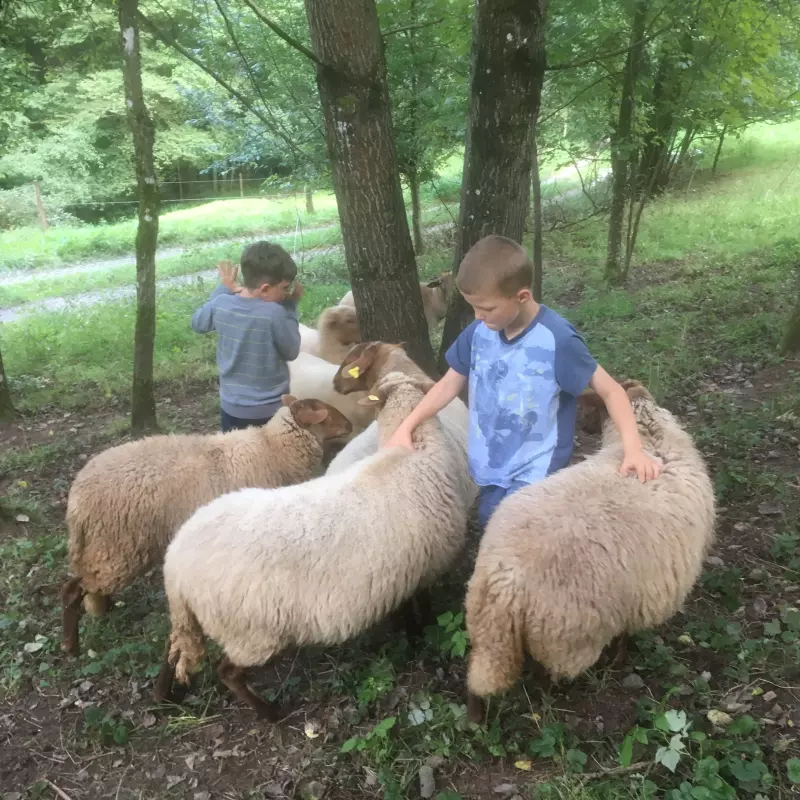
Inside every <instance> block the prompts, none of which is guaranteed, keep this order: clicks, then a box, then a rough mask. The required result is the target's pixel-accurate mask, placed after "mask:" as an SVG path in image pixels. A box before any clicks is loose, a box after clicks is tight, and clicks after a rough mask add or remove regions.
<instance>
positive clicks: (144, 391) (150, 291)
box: [119, 0, 160, 435]
mask: <svg viewBox="0 0 800 800" xmlns="http://www.w3.org/2000/svg"><path fill="white" fill-rule="evenodd" d="M138 5H139V0H119V29H120V34H121V37H122V75H123V78H124V80H125V105H126V107H127V109H128V124H129V125H130V129H131V133H132V134H133V150H134V155H135V160H136V181H137V184H138V189H139V225H138V228H137V230H136V330H135V333H134V346H133V392H132V397H131V430H132V431H133V432H134V433H135V434H139V435H141V434H143V433H145V432H147V431H153V430H157V427H158V426H157V423H156V401H155V394H154V390H153V349H154V346H155V337H156V244H157V242H158V214H159V206H160V199H159V194H158V186H157V184H156V173H155V166H154V163H153V141H154V138H155V131H154V128H153V121H152V119H151V118H150V114H149V113H148V110H147V106H146V105H145V102H144V94H143V92H142V67H141V59H140V54H139V30H138V25H137V11H138Z"/></svg>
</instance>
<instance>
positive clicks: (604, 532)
mask: <svg viewBox="0 0 800 800" xmlns="http://www.w3.org/2000/svg"><path fill="white" fill-rule="evenodd" d="M623 386H624V387H625V388H626V390H627V393H628V397H629V399H630V400H631V403H632V406H633V410H634V414H635V417H636V421H637V423H638V428H639V433H640V435H641V437H642V441H643V443H644V446H645V449H646V450H647V451H648V452H649V453H651V454H652V455H654V456H657V457H659V458H660V459H661V461H662V462H663V471H662V473H661V475H660V477H659V478H658V479H656V480H654V481H650V482H648V483H646V484H643V483H640V482H639V481H638V480H635V479H633V478H623V477H622V476H620V475H619V474H618V469H619V465H620V463H621V462H622V443H621V439H620V436H619V433H618V431H617V429H616V427H615V426H614V425H613V424H612V423H611V422H610V421H609V420H608V416H607V413H605V414H603V412H604V406H603V403H602V401H601V400H600V399H599V398H598V396H597V395H596V394H594V392H591V391H587V392H586V393H584V395H582V396H581V398H580V404H581V409H582V410H581V424H582V426H583V427H586V428H587V429H591V428H592V427H593V426H594V427H595V430H596V426H597V424H598V423H599V422H601V421H602V434H603V436H602V446H601V448H600V450H599V451H598V452H597V453H595V454H594V455H592V456H589V457H588V458H587V459H586V460H585V461H583V462H580V463H578V464H575V465H573V466H570V467H568V468H566V469H564V470H562V471H561V472H558V473H556V474H555V475H552V476H551V477H549V478H546V479H545V480H543V481H541V482H540V483H536V484H533V485H532V486H528V487H525V488H524V489H521V490H519V491H518V492H516V493H514V494H512V495H510V496H508V497H507V498H506V499H505V500H503V502H502V503H501V504H500V505H499V506H498V508H497V510H496V511H495V512H494V514H493V516H492V517H491V519H490V520H489V524H488V527H487V530H486V533H485V535H484V537H483V541H482V542H481V545H480V549H479V552H478V557H477V560H476V563H475V570H474V573H473V575H472V577H471V579H470V581H469V584H468V589H467V598H466V623H467V631H468V633H469V637H470V642H471V647H472V650H471V653H470V656H469V667H468V674H467V688H468V710H469V716H470V719H471V720H473V721H476V722H480V721H481V719H482V718H483V712H484V708H483V699H482V698H484V697H486V696H488V695H493V694H496V693H498V692H501V691H503V690H505V689H508V688H510V687H511V686H513V684H514V683H515V682H516V680H517V679H518V678H519V675H520V672H521V669H522V663H523V658H524V649H525V648H527V650H528V652H530V654H531V655H532V656H533V658H534V659H535V660H536V661H537V662H538V664H539V665H541V666H542V667H543V668H544V669H545V670H546V671H547V673H549V676H550V677H551V678H553V679H554V680H558V679H560V678H567V679H572V678H575V677H576V676H578V675H579V674H580V673H581V672H583V671H584V670H586V669H588V668H589V667H591V666H592V665H593V664H594V663H595V662H596V661H597V660H598V658H599V656H600V654H601V651H602V650H603V648H604V647H605V646H606V645H607V644H609V643H610V642H611V641H612V640H613V639H615V638H617V637H624V635H625V634H627V633H632V632H635V631H638V630H642V629H645V628H651V627H653V626H656V625H659V624H661V623H663V622H665V621H666V620H667V619H669V618H670V617H671V616H672V615H674V614H675V613H677V612H678V611H680V610H681V608H682V605H683V602H684V600H685V598H686V596H687V595H688V594H689V592H690V591H691V589H692V587H693V585H694V583H695V581H696V580H697V577H698V575H699V573H700V570H701V568H702V564H703V559H704V557H705V554H706V552H707V551H708V549H709V547H710V545H711V543H712V541H713V536H714V520H715V506H714V490H713V487H712V484H711V481H710V479H709V476H708V472H707V469H706V466H705V464H704V462H703V459H702V457H701V455H700V454H699V453H698V451H697V449H696V448H695V446H694V443H693V441H692V439H691V437H690V436H689V434H688V433H686V431H684V430H683V428H682V427H681V426H680V424H679V423H678V421H677V420H676V419H675V417H674V416H673V415H672V414H671V413H670V412H669V411H667V410H666V409H664V408H661V407H659V406H658V405H656V404H655V401H654V400H653V398H652V396H651V395H650V393H649V392H648V391H647V390H646V389H645V388H644V387H643V386H642V385H641V384H640V383H638V382H636V381H627V382H625V383H624V384H623Z"/></svg>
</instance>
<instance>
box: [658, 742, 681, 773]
mask: <svg viewBox="0 0 800 800" xmlns="http://www.w3.org/2000/svg"><path fill="white" fill-rule="evenodd" d="M680 760H681V754H680V753H679V752H678V751H677V750H671V749H670V748H669V747H659V748H658V750H657V751H656V758H655V761H656V764H663V765H664V766H665V767H666V768H667V769H668V770H669V771H670V772H675V768H676V767H677V766H678V762H679V761H680Z"/></svg>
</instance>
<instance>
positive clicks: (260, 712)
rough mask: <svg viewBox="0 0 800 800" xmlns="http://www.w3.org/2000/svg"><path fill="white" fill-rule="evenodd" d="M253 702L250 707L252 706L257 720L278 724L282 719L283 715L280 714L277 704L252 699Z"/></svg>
mask: <svg viewBox="0 0 800 800" xmlns="http://www.w3.org/2000/svg"><path fill="white" fill-rule="evenodd" d="M254 699H255V702H252V703H251V705H252V706H253V710H254V711H255V712H256V716H257V717H258V718H259V719H263V720H265V721H266V722H273V723H274V722H280V720H281V719H283V717H284V714H282V713H281V708H280V706H279V705H278V704H277V703H270V702H269V701H267V700H261V699H260V698H254Z"/></svg>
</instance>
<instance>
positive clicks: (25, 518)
mask: <svg viewBox="0 0 800 800" xmlns="http://www.w3.org/2000/svg"><path fill="white" fill-rule="evenodd" d="M14 519H16V520H17V522H30V521H31V518H30V517H29V516H28V515H27V514H17V516H16V517H14Z"/></svg>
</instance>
